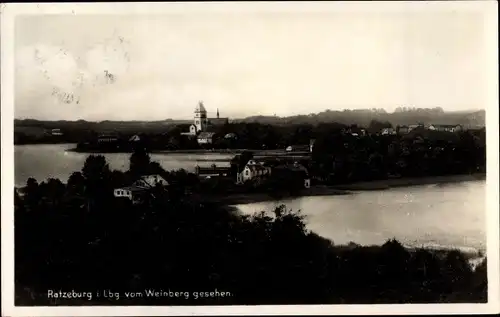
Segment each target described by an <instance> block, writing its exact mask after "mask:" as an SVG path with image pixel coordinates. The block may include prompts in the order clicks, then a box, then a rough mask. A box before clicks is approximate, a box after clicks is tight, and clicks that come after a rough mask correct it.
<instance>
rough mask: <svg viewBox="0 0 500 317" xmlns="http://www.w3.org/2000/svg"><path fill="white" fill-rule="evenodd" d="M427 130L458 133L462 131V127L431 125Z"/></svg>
mask: <svg viewBox="0 0 500 317" xmlns="http://www.w3.org/2000/svg"><path fill="white" fill-rule="evenodd" d="M429 130H433V131H445V132H459V131H463V127H462V126H461V125H460V124H431V125H429Z"/></svg>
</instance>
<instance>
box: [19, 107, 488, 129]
mask: <svg viewBox="0 0 500 317" xmlns="http://www.w3.org/2000/svg"><path fill="white" fill-rule="evenodd" d="M485 118H486V114H485V111H484V110H481V111H469V112H444V111H442V110H441V111H439V110H435V109H415V110H410V111H400V112H393V113H387V112H385V111H383V110H376V109H373V110H371V109H367V110H344V111H331V110H326V111H323V112H320V113H316V114H309V115H298V116H288V117H277V116H252V117H247V118H243V119H233V120H231V121H232V122H235V123H236V122H243V123H250V122H255V123H261V124H271V125H288V124H312V125H316V124H320V123H328V122H337V123H342V124H357V125H360V126H368V125H369V124H370V121H371V120H377V121H382V122H386V121H388V122H390V123H391V124H392V125H393V126H396V125H408V124H415V123H417V122H422V123H425V124H430V123H434V124H462V125H464V126H467V127H482V126H485ZM190 123H191V120H174V119H166V120H161V121H108V120H106V121H100V122H92V121H85V120H78V121H65V120H59V121H42V120H34V119H22V120H20V119H16V120H14V127H15V131H16V132H21V133H23V132H24V133H26V131H29V129H26V127H30V128H35V127H36V128H42V129H55V128H59V129H64V130H68V129H69V130H87V131H89V130H93V131H95V132H98V133H99V132H107V131H120V132H132V133H134V132H151V133H155V132H156V133H157V132H161V131H163V132H164V131H165V130H168V129H169V128H172V127H173V126H176V125H187V124H190ZM36 133H39V131H37V132H36Z"/></svg>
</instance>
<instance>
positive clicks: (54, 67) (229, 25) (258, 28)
mask: <svg viewBox="0 0 500 317" xmlns="http://www.w3.org/2000/svg"><path fill="white" fill-rule="evenodd" d="M440 8H441V9H439V10H430V11H429V10H428V11H426V10H399V11H395V10H390V11H387V12H384V11H383V10H377V11H370V10H360V11H356V10H352V11H349V12H345V11H342V12H340V11H338V12H337V11H335V10H330V11H306V12H294V11H284V10H283V11H282V12H280V11H279V10H269V11H266V10H261V11H258V12H255V11H249V12H245V11H244V10H238V11H237V12H231V11H224V12H214V11H212V12H211V11H206V12H203V10H199V11H197V12H184V13H183V12H180V11H176V12H173V13H168V12H164V11H162V13H161V14H143V13H136V14H124V13H118V14H114V15H110V14H100V15H97V14H64V15H42V14H39V15H31V16H26V15H25V16H17V17H16V19H15V28H14V32H15V33H14V36H15V44H14V46H15V48H14V49H15V53H14V58H15V61H14V62H15V74H14V89H15V94H14V97H15V108H14V109H15V110H14V111H15V117H16V118H35V119H43V120H79V119H84V120H98V121H99V120H164V119H168V118H173V119H190V118H192V117H193V111H194V108H195V106H196V104H197V103H198V101H200V100H202V101H203V102H204V104H205V107H206V108H207V110H208V111H209V116H214V115H215V112H216V110H217V108H218V109H219V112H220V114H221V116H223V117H226V116H228V117H230V118H231V117H232V118H234V117H245V116H254V115H278V116H288V115H297V114H309V113H317V112H321V111H325V110H326V109H331V110H343V109H360V108H384V109H386V110H387V111H393V110H394V109H395V108H396V107H400V106H414V107H421V108H426V107H429V108H430V107H442V108H443V109H445V110H468V109H485V108H486V106H485V102H486V101H485V91H484V87H485V85H486V80H488V78H487V75H488V72H487V70H488V67H491V65H488V64H487V61H486V60H487V53H488V52H487V47H488V45H487V44H488V43H487V38H486V34H487V33H486V32H485V27H484V23H485V17H484V14H482V13H481V12H479V11H464V10H461V11H457V10H454V9H453V7H452V6H450V7H449V8H448V9H446V7H443V6H441V7H440Z"/></svg>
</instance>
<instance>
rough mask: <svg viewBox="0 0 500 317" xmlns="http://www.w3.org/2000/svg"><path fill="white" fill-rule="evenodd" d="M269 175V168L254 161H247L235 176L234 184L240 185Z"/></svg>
mask: <svg viewBox="0 0 500 317" xmlns="http://www.w3.org/2000/svg"><path fill="white" fill-rule="evenodd" d="M269 175H271V167H269V166H264V165H263V163H257V162H256V161H254V160H250V161H248V163H247V165H246V166H245V168H244V169H243V171H242V172H241V173H238V174H237V176H236V183H238V184H242V183H244V182H246V181H249V180H253V179H256V178H262V177H266V176H269Z"/></svg>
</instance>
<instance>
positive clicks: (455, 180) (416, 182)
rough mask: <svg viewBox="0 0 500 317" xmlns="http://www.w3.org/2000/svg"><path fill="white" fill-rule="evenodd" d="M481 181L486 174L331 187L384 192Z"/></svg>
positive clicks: (395, 179)
mask: <svg viewBox="0 0 500 317" xmlns="http://www.w3.org/2000/svg"><path fill="white" fill-rule="evenodd" d="M481 180H486V173H473V174H457V175H444V176H424V177H408V178H391V179H383V180H376V181H366V182H357V183H353V184H342V185H333V186H332V187H334V188H336V189H338V190H345V191H368V190H385V189H390V188H398V187H412V186H423V185H433V184H436V185H440V184H448V183H460V182H468V181H481Z"/></svg>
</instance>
